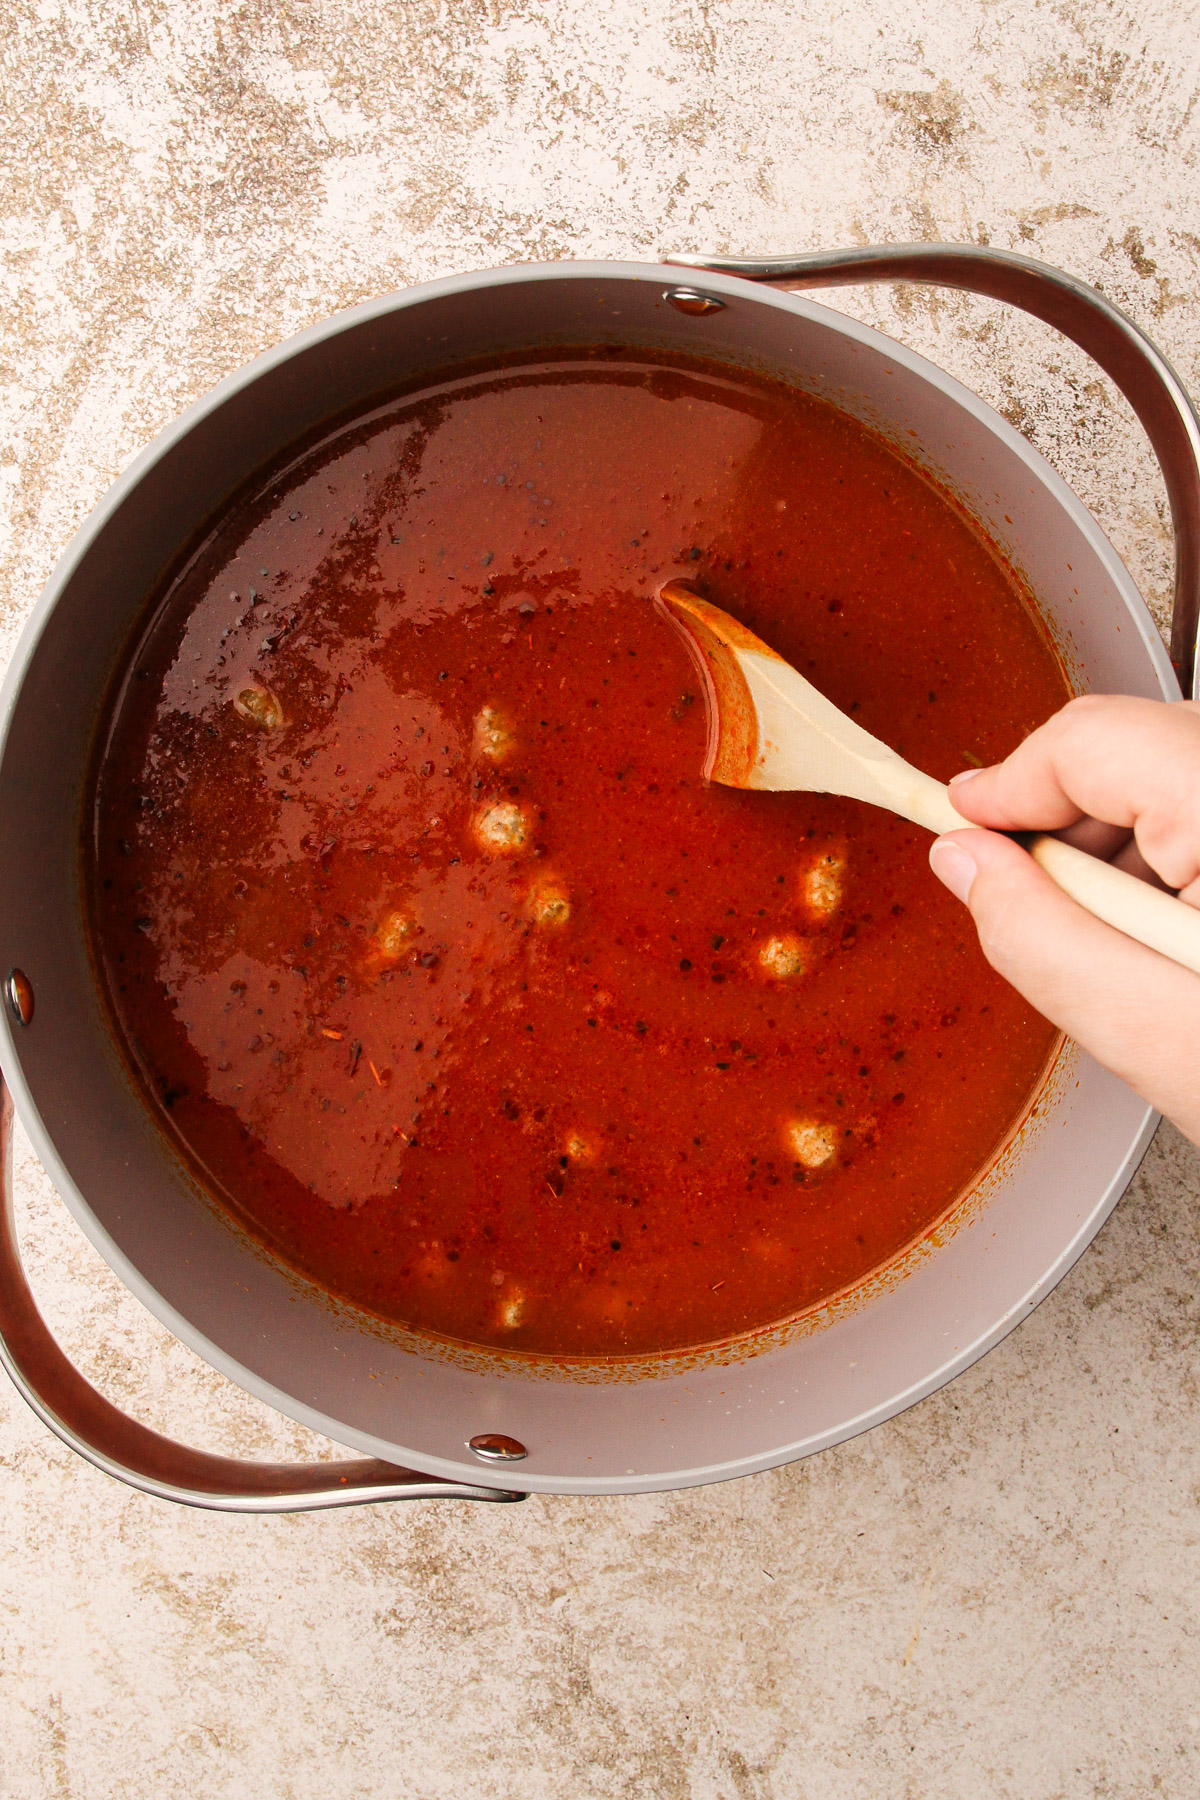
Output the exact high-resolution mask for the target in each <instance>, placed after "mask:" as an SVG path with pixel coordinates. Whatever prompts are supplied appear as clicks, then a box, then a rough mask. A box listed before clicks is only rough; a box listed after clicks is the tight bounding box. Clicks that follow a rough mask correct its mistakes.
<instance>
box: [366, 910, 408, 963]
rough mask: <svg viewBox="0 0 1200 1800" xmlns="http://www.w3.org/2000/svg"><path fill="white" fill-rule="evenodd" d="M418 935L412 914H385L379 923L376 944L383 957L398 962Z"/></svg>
mask: <svg viewBox="0 0 1200 1800" xmlns="http://www.w3.org/2000/svg"><path fill="white" fill-rule="evenodd" d="M416 935H417V921H416V920H415V919H414V918H413V916H412V914H411V913H406V912H390V913H385V914H384V916H383V918H382V919H381V920H380V921H379V928H378V930H377V931H376V933H375V942H376V943H377V944H378V946H379V953H380V955H381V956H386V957H388V958H389V959H390V960H392V961H396V960H397V959H398V958H400V957H401V956H403V955H404V952H405V951H406V950H407V949H408V946H409V945H410V944H411V943H412V941H413V939H414V938H415V937H416Z"/></svg>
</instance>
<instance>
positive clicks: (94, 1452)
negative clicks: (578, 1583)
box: [0, 1077, 525, 1513]
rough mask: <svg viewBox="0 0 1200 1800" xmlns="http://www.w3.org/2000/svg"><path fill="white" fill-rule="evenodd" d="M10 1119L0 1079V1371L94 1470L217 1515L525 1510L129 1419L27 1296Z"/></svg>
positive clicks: (411, 1474) (489, 1492) (503, 1496)
mask: <svg viewBox="0 0 1200 1800" xmlns="http://www.w3.org/2000/svg"><path fill="white" fill-rule="evenodd" d="M12 1117H13V1112H12V1101H11V1099H10V1098H9V1094H8V1089H7V1088H6V1087H5V1085H4V1080H3V1077H0V1187H2V1188H3V1206H2V1207H0V1213H2V1215H3V1217H2V1220H0V1363H2V1364H3V1365H4V1367H5V1369H6V1370H7V1371H8V1373H9V1375H10V1376H11V1378H12V1381H13V1385H14V1386H15V1387H16V1389H17V1391H18V1393H20V1394H21V1395H22V1396H23V1397H24V1398H25V1399H26V1400H27V1401H28V1402H29V1404H30V1406H31V1407H32V1408H33V1410H34V1412H35V1413H36V1414H37V1415H38V1417H39V1419H41V1420H42V1421H43V1423H44V1424H46V1425H48V1426H49V1427H50V1429H51V1431H53V1432H54V1433H55V1435H56V1436H57V1437H60V1438H61V1439H62V1441H63V1443H64V1444H67V1445H69V1447H70V1448H71V1449H72V1450H76V1451H78V1453H79V1455H80V1456H82V1457H84V1458H86V1460H87V1461H88V1462H90V1463H91V1464H92V1465H93V1466H94V1467H95V1468H97V1469H103V1470H104V1473H105V1474H106V1475H115V1476H116V1478H117V1480H118V1481H124V1482H127V1483H128V1485H129V1486H130V1487H135V1488H140V1489H141V1491H142V1493H143V1494H154V1495H156V1496H157V1497H158V1498H159V1499H160V1500H177V1501H179V1502H180V1503H181V1504H182V1505H184V1506H203V1507H209V1508H211V1509H213V1510H214V1511H216V1512H239V1513H283V1512H311V1511H314V1510H316V1509H317V1508H320V1507H326V1506H363V1505H365V1504H367V1503H368V1502H370V1501H376V1500H424V1499H441V1500H501V1501H503V1500H524V1498H525V1495H524V1494H520V1493H512V1492H510V1491H509V1490H508V1489H504V1488H488V1487H473V1486H471V1485H470V1484H469V1483H467V1482H461V1481H444V1480H442V1479H441V1478H440V1477H438V1476H436V1475H420V1474H417V1473H416V1472H415V1471H414V1470H412V1469H398V1468H396V1467H394V1466H393V1464H391V1463H385V1462H377V1461H375V1459H374V1458H373V1457H356V1458H355V1459H354V1460H353V1461H352V1462H325V1463H266V1462H264V1463H255V1462H239V1461H238V1460H237V1459H236V1458H234V1457H228V1456H210V1455H209V1454H208V1453H207V1451H204V1450H192V1449H189V1448H188V1447H187V1446H186V1445H183V1444H175V1443H172V1442H171V1440H170V1438H165V1437H160V1436H159V1434H158V1432H157V1431H151V1430H149V1429H148V1427H146V1426H145V1425H139V1424H138V1423H137V1421H136V1420H135V1419H130V1418H128V1417H127V1416H126V1415H125V1414H124V1413H123V1412H121V1410H120V1409H119V1407H116V1406H113V1405H112V1403H111V1402H110V1401H108V1400H106V1399H105V1398H104V1396H103V1395H102V1394H98V1393H97V1392H96V1390H95V1388H94V1387H92V1386H91V1384H90V1383H89V1382H87V1381H85V1380H84V1378H83V1376H82V1375H81V1374H80V1373H79V1371H78V1369H76V1368H75V1366H74V1365H73V1364H72V1363H71V1362H69V1361H68V1359H67V1358H66V1356H64V1354H63V1352H62V1351H61V1350H60V1349H59V1347H58V1344H57V1343H56V1342H55V1340H54V1338H53V1337H52V1336H51V1334H50V1332H49V1330H48V1329H47V1326H46V1323H45V1321H44V1320H43V1318H42V1315H41V1314H40V1313H39V1311H38V1309H37V1303H36V1301H35V1300H34V1298H33V1294H32V1293H31V1292H30V1288H29V1283H28V1281H27V1280H26V1279H25V1270H24V1268H23V1267H22V1264H21V1253H20V1248H19V1246H18V1243H17V1230H16V1220H15V1218H14V1215H13V1194H12Z"/></svg>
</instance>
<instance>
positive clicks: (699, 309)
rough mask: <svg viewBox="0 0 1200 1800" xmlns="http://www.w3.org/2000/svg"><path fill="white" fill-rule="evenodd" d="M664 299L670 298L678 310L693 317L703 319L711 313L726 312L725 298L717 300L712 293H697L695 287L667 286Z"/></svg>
mask: <svg viewBox="0 0 1200 1800" xmlns="http://www.w3.org/2000/svg"><path fill="white" fill-rule="evenodd" d="M663 299H664V300H668V301H669V302H670V303H671V305H672V306H673V307H674V308H675V310H676V312H681V313H687V314H689V316H690V317H691V318H694V319H703V318H705V317H706V316H707V315H708V314H709V313H715V312H724V310H725V307H726V305H727V304H728V302H727V301H725V300H716V299H714V298H713V296H712V295H711V294H700V293H697V291H696V289H695V288H667V289H666V291H665V292H664V294H663Z"/></svg>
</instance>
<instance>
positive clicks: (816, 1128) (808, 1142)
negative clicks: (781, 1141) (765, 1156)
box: [784, 1119, 837, 1169]
mask: <svg viewBox="0 0 1200 1800" xmlns="http://www.w3.org/2000/svg"><path fill="white" fill-rule="evenodd" d="M784 1136H785V1138H786V1140H787V1146H788V1149H789V1150H790V1151H791V1153H792V1155H793V1156H794V1157H795V1159H796V1161H797V1162H798V1163H802V1164H803V1166H804V1167H805V1168H806V1169H823V1168H825V1167H826V1166H827V1164H829V1163H831V1162H832V1161H833V1159H834V1157H835V1156H836V1155H837V1132H836V1131H835V1130H834V1128H833V1126H832V1125H822V1124H820V1123H819V1122H818V1121H817V1120H816V1119H789V1120H788V1122H787V1126H786V1128H785V1131H784Z"/></svg>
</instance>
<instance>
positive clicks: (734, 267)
mask: <svg viewBox="0 0 1200 1800" xmlns="http://www.w3.org/2000/svg"><path fill="white" fill-rule="evenodd" d="M664 260H665V261H666V262H668V263H671V264H674V265H675V266H676V267H679V268H685V269H712V270H715V271H718V272H719V273H721V274H722V275H744V276H745V277H746V278H747V280H749V281H763V282H769V283H771V284H773V285H774V286H776V287H787V288H819V287H840V286H843V285H847V284H849V283H851V282H858V281H928V282H937V283H938V284H939V285H940V286H942V287H954V288H964V289H965V290H966V291H967V292H968V293H972V294H983V295H986V296H987V297H988V298H989V299H991V300H1006V301H1008V303H1009V304H1010V305H1012V306H1019V307H1020V308H1021V309H1022V310H1023V311H1024V312H1027V313H1032V314H1033V315H1034V317H1035V318H1038V319H1042V320H1044V321H1045V323H1046V324H1047V325H1053V326H1055V327H1056V329H1057V330H1059V331H1061V332H1062V333H1063V335H1064V336H1065V337H1069V338H1071V339H1072V340H1073V341H1074V342H1075V343H1076V344H1078V345H1079V347H1080V349H1081V350H1086V351H1087V353H1088V355H1089V356H1090V357H1092V358H1093V360H1094V361H1096V362H1098V363H1099V365H1100V367H1101V368H1102V369H1103V370H1104V372H1105V374H1106V375H1110V376H1111V377H1112V379H1113V380H1114V381H1115V382H1116V384H1117V386H1118V387H1119V388H1120V390H1121V392H1122V393H1123V394H1124V396H1125V398H1126V399H1127V400H1128V402H1129V404H1130V405H1131V406H1132V408H1133V410H1134V412H1135V413H1136V414H1137V416H1138V418H1139V419H1140V420H1141V422H1142V425H1143V426H1144V427H1145V430H1146V435H1147V436H1148V437H1149V439H1150V442H1151V444H1152V445H1153V447H1154V453H1155V455H1156V456H1157V458H1158V463H1159V467H1160V468H1161V470H1162V472H1163V480H1164V481H1165V482H1166V485H1167V499H1168V501H1169V503H1170V507H1171V523H1172V525H1173V526H1174V528H1175V600H1174V606H1173V609H1172V613H1171V661H1172V663H1173V664H1174V667H1175V673H1176V675H1177V676H1178V678H1179V686H1180V690H1181V692H1182V693H1184V694H1186V695H1189V696H1190V697H1191V698H1192V699H1200V682H1198V680H1197V676H1198V673H1200V672H1198V671H1197V667H1196V632H1197V625H1198V623H1200V420H1198V419H1197V416H1196V411H1195V408H1194V407H1193V405H1192V403H1191V400H1190V399H1189V398H1188V393H1187V389H1186V388H1185V387H1184V385H1183V383H1182V382H1181V381H1180V379H1179V377H1178V375H1177V374H1176V373H1175V371H1174V369H1173V368H1172V367H1171V365H1170V363H1169V362H1168V361H1167V359H1166V357H1165V356H1164V355H1163V353H1162V351H1161V350H1159V349H1158V347H1157V346H1156V345H1155V344H1154V343H1153V342H1152V341H1151V339H1150V338H1148V337H1147V336H1146V334H1145V332H1144V331H1142V330H1141V329H1140V328H1139V327H1138V326H1137V325H1135V324H1134V322H1133V320H1132V319H1130V318H1129V317H1127V315H1126V314H1125V313H1123V312H1122V311H1121V309H1120V307H1118V306H1114V305H1113V303H1112V301H1111V300H1106V299H1105V297H1104V295H1103V294H1101V293H1100V292H1099V291H1098V290H1097V289H1096V288H1094V287H1089V286H1088V284H1087V282H1086V281H1077V280H1076V279H1075V277H1074V276H1073V275H1064V274H1063V272H1062V270H1061V269H1054V268H1051V267H1050V265H1049V264H1048V263H1040V262H1035V261H1034V260H1033V259H1032V258H1031V257H1028V256H1018V255H1016V254H1015V252H1013V251H1011V250H981V249H976V248H975V246H974V245H968V244H878V245H872V246H870V247H869V248H867V249H862V250H828V251H824V250H820V251H814V252H812V253H811V254H809V255H806V256H770V257H740V256H692V255H685V254H681V255H675V256H668V257H666V258H664Z"/></svg>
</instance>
